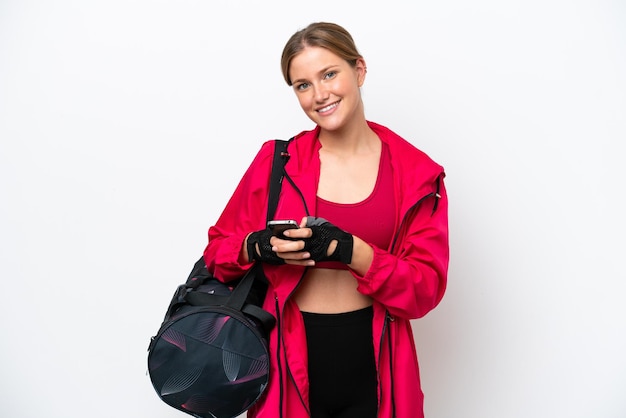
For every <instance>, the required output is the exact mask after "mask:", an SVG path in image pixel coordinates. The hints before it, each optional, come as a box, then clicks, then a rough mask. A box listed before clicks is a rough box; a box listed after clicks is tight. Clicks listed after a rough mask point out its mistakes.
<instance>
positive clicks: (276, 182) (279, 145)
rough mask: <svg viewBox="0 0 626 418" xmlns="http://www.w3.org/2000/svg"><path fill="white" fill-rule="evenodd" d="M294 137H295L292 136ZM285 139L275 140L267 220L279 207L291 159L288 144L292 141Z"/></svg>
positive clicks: (270, 218)
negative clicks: (281, 189) (287, 167)
mask: <svg viewBox="0 0 626 418" xmlns="http://www.w3.org/2000/svg"><path fill="white" fill-rule="evenodd" d="M291 139H293V138H291ZM291 139H290V140H288V141H285V140H284V139H276V140H274V160H273V162H272V173H271V175H270V190H269V197H268V200H267V216H266V221H271V220H272V218H273V217H274V213H275V212H276V208H277V207H278V199H279V197H280V188H281V186H282V183H283V177H285V164H287V161H289V153H288V152H287V145H289V142H290V141H291Z"/></svg>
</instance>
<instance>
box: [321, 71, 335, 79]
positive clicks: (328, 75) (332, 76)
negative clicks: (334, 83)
mask: <svg viewBox="0 0 626 418" xmlns="http://www.w3.org/2000/svg"><path fill="white" fill-rule="evenodd" d="M336 75H337V72H335V71H329V72H327V73H326V74H324V80H330V79H331V78H335V76H336Z"/></svg>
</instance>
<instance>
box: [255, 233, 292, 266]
mask: <svg viewBox="0 0 626 418" xmlns="http://www.w3.org/2000/svg"><path fill="white" fill-rule="evenodd" d="M272 236H273V233H272V231H270V230H269V228H268V229H262V230H260V231H256V232H253V233H251V234H250V235H249V236H248V245H247V249H248V256H249V257H251V258H252V259H254V260H257V261H263V262H265V263H268V264H285V260H283V259H282V258H280V257H279V256H278V255H277V254H276V253H275V252H274V251H272V244H270V239H271V238H272ZM257 245H258V251H257Z"/></svg>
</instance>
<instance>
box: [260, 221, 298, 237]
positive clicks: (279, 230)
mask: <svg viewBox="0 0 626 418" xmlns="http://www.w3.org/2000/svg"><path fill="white" fill-rule="evenodd" d="M267 227H268V228H269V229H270V230H271V231H272V233H273V234H274V235H275V236H277V237H283V232H285V231H286V230H288V229H296V228H299V226H298V222H296V221H294V220H292V219H279V220H273V221H269V222H268V223H267Z"/></svg>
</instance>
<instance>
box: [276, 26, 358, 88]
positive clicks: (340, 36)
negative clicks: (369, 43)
mask: <svg viewBox="0 0 626 418" xmlns="http://www.w3.org/2000/svg"><path fill="white" fill-rule="evenodd" d="M309 46H317V47H320V48H325V49H328V50H329V51H331V52H333V53H334V54H336V55H338V56H340V57H341V58H343V59H344V60H346V61H347V62H348V64H350V65H351V66H352V67H355V66H356V63H357V60H358V59H359V58H363V57H362V56H361V54H360V53H359V51H358V50H357V47H356V45H355V43H354V39H352V35H350V33H349V32H348V31H347V30H345V29H344V28H343V27H341V26H339V25H337V24H335V23H329V22H315V23H311V24H310V25H308V26H307V27H306V28H304V29H301V30H299V31H297V32H296V33H294V34H293V35H291V38H289V40H288V41H287V43H286V44H285V47H284V48H283V54H282V56H281V59H280V67H281V70H282V72H283V77H284V78H285V81H286V82H287V85H289V86H291V85H292V82H291V78H290V77H289V66H290V65H291V60H292V59H293V58H294V57H295V56H296V55H298V54H299V53H300V52H302V50H303V49H304V48H306V47H309Z"/></svg>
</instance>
